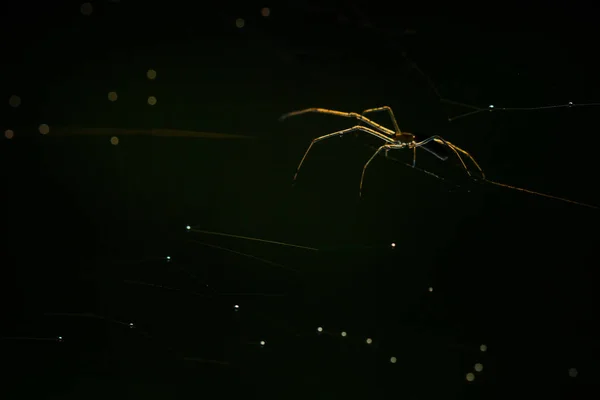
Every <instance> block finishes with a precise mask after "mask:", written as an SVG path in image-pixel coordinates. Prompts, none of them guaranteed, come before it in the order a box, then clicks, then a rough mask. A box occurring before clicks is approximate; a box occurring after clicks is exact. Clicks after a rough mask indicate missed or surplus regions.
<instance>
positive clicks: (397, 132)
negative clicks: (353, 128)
mask: <svg viewBox="0 0 600 400" xmlns="http://www.w3.org/2000/svg"><path fill="white" fill-rule="evenodd" d="M378 111H387V112H388V113H389V115H390V118H391V119H392V124H393V125H394V131H396V134H398V135H402V131H401V130H400V127H399V126H398V122H396V117H394V112H393V111H392V108H391V107H389V106H382V107H376V108H369V109H368V110H365V111H363V112H362V115H363V116H364V115H365V114H367V113H372V112H378Z"/></svg>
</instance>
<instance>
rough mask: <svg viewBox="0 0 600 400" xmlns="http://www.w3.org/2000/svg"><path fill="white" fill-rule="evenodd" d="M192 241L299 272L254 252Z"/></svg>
mask: <svg viewBox="0 0 600 400" xmlns="http://www.w3.org/2000/svg"><path fill="white" fill-rule="evenodd" d="M190 242H193V243H198V244H201V245H202V246H207V247H212V248H214V249H218V250H223V251H226V252H228V253H232V254H237V255H239V256H243V257H247V258H251V259H253V260H256V261H260V262H262V263H265V264H269V265H272V266H274V267H279V268H283V269H289V270H291V271H294V272H298V270H295V269H293V268H290V267H286V266H285V265H282V264H278V263H276V262H273V261H270V260H266V259H264V258H260V257H256V256H253V255H252V254H246V253H242V252H241V251H236V250H232V249H228V248H227V247H221V246H217V245H214V244H208V243H204V242H199V241H197V240H190Z"/></svg>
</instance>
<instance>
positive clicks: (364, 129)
mask: <svg viewBox="0 0 600 400" xmlns="http://www.w3.org/2000/svg"><path fill="white" fill-rule="evenodd" d="M356 131H361V132H365V133H368V134H371V135H373V136H376V137H378V138H380V139H381V140H384V141H385V142H387V143H388V144H394V143H395V141H394V140H393V139H391V138H389V137H387V136H385V135H384V134H383V133H380V132H377V131H375V130H373V129H371V128H368V127H366V126H360V125H357V126H354V127H352V128H348V129H342V130H341V131H337V132H333V133H329V134H327V135H323V136H319V137H318V138H316V139H313V141H312V142H310V145H309V146H308V149H306V152H305V153H304V156H303V157H302V159H301V160H300V164H298V168H296V173H295V174H294V181H295V180H296V178H297V177H298V173H299V172H300V168H301V167H302V164H303V163H304V160H305V159H306V156H307V155H308V152H309V151H310V149H311V148H312V147H313V145H314V144H315V143H317V142H320V141H321V140H325V139H329V138H332V137H335V136H342V135H344V134H346V133H350V132H356Z"/></svg>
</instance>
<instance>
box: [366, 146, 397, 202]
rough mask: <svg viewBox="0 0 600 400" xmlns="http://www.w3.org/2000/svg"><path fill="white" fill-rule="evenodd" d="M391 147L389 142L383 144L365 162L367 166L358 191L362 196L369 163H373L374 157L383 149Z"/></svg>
mask: <svg viewBox="0 0 600 400" xmlns="http://www.w3.org/2000/svg"><path fill="white" fill-rule="evenodd" d="M390 148H391V147H390V145H389V144H384V145H383V146H381V147H380V148H378V149H377V151H376V152H375V153H374V154H373V155H372V156H371V158H369V161H367V163H366V164H365V166H364V167H363V171H362V175H361V177H360V188H359V191H358V195H359V196H362V187H363V181H364V179H365V172H366V171H367V167H368V166H369V164H370V163H371V161H373V159H374V158H375V157H377V154H379V153H381V151H383V150H386V151H387V150H389V149H390Z"/></svg>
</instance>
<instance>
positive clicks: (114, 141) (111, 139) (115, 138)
mask: <svg viewBox="0 0 600 400" xmlns="http://www.w3.org/2000/svg"><path fill="white" fill-rule="evenodd" d="M110 144H112V145H113V146H116V145H118V144H119V138H118V137H116V136H113V137H111V138H110Z"/></svg>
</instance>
